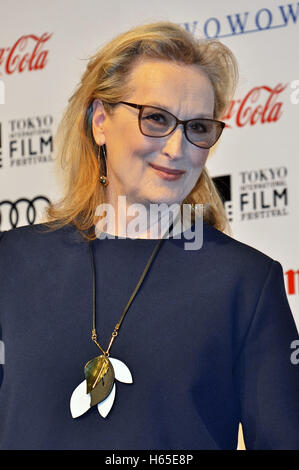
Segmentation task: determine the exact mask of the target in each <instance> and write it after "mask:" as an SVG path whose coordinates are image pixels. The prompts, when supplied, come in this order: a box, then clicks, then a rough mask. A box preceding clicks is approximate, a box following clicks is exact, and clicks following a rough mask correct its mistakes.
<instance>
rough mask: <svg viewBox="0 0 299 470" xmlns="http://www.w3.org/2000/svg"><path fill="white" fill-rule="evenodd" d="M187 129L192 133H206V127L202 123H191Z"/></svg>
mask: <svg viewBox="0 0 299 470" xmlns="http://www.w3.org/2000/svg"><path fill="white" fill-rule="evenodd" d="M188 128H189V129H190V130H191V131H192V132H196V133H198V134H199V133H200V134H202V133H204V132H208V129H207V126H206V125H205V124H204V123H203V121H191V122H190V123H189V125H188Z"/></svg>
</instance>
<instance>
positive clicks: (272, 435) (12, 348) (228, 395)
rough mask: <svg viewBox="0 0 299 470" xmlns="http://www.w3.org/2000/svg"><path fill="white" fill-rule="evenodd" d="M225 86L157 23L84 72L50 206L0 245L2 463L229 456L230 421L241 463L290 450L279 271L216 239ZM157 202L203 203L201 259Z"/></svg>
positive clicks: (212, 59) (298, 395) (63, 132)
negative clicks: (251, 455)
mask: <svg viewBox="0 0 299 470" xmlns="http://www.w3.org/2000/svg"><path fill="white" fill-rule="evenodd" d="M236 70H237V69H236V65H235V60H234V58H233V56H232V54H231V52H230V51H229V50H228V49H227V48H226V47H225V46H223V45H222V44H221V43H218V42H216V41H196V40H195V39H194V38H193V37H192V36H191V35H190V34H189V33H187V32H186V31H184V30H183V29H181V28H180V27H178V26H176V25H174V24H171V23H155V24H151V25H146V26H141V27H138V28H135V29H134V30H132V31H129V32H127V33H124V34H123V35H120V36H118V37H117V38H116V39H114V40H113V41H111V42H110V43H109V44H107V45H106V46H105V47H104V48H103V49H102V50H100V51H99V52H98V53H97V54H95V56H94V57H93V58H92V59H91V60H90V62H89V64H88V66H87V69H86V72H85V73H84V75H83V78H82V81H81V84H80V85H79V86H78V89H77V90H76V92H75V93H74V94H73V96H72V97H71V99H70V102H69V105H68V108H67V110H66V113H65V115H64V117H63V120H62V123H61V125H60V129H59V134H58V137H59V140H58V151H59V154H60V156H61V157H62V161H63V166H64V168H65V170H66V174H67V178H68V179H67V186H66V192H65V197H64V198H63V200H62V201H61V202H60V203H59V204H57V205H55V206H52V207H51V208H50V211H49V224H48V228H45V226H42V225H41V226H35V227H24V228H20V229H16V230H13V231H10V232H7V233H4V234H3V236H2V239H1V243H0V250H1V269H0V285H1V300H0V315H1V325H2V333H3V341H4V343H5V348H6V361H5V365H4V378H3V383H2V386H1V389H0V394H1V395H0V397H1V400H0V448H2V449H236V447H237V435H238V425H239V422H241V423H242V426H243V431H244V439H245V445H246V448H247V449H295V448H299V445H298V444H299V439H298V435H299V433H298V431H299V400H298V399H299V392H298V385H299V369H298V367H296V366H295V365H294V364H292V363H291V361H290V353H291V349H290V344H291V342H292V341H293V340H294V339H296V337H297V331H296V327H295V323H294V320H293V317H292V313H291V311H290V308H289V306H288V302H287V298H286V294H285V290H284V284H283V276H282V268H281V266H280V264H279V263H278V262H276V261H274V260H272V259H271V258H269V257H268V256H266V255H264V254H262V253H260V252H259V251H257V250H255V249H254V248H251V247H249V246H246V245H244V244H242V243H240V242H237V241H235V240H233V239H232V238H231V237H229V236H228V235H225V234H224V232H225V231H226V230H227V223H226V218H225V213H224V210H223V208H222V204H221V200H220V198H219V196H218V195H217V192H216V190H215V187H214V185H213V183H212V181H211V179H210V177H209V176H208V173H207V171H206V169H205V163H206V160H207V157H208V153H209V148H211V147H212V146H213V145H214V144H215V143H216V141H217V140H218V138H219V137H220V134H221V132H222V129H223V124H221V122H220V121H219V120H220V118H221V116H222V115H223V113H224V110H225V108H226V106H227V105H228V103H229V100H230V98H231V96H232V94H233V91H234V86H235V83H236V77H237V72H236ZM122 198H124V199H122ZM120 200H121V203H122V204H123V205H122V206H121V205H120ZM161 203H165V204H166V206H164V210H162V213H161V214H159V215H158V216H156V217H154V218H152V217H151V207H152V205H153V204H161ZM103 204H106V205H105V206H103ZM134 204H138V205H139V206H138V207H142V208H143V209H144V210H145V212H143V214H145V215H143V217H142V218H141V222H142V223H141V225H143V227H142V229H140V230H139V235H138V236H137V237H136V236H131V237H130V235H132V232H134V233H135V232H136V230H135V229H136V226H134V223H133V225H132V224H131V222H132V219H133V218H134V217H133V216H134V211H132V206H133V209H134V208H136V206H134ZM172 204H178V205H179V207H181V208H183V205H184V204H203V205H204V224H203V243H202V247H201V249H197V250H194V249H189V250H187V249H185V245H184V244H185V241H186V233H187V232H188V230H189V228H190V224H189V227H188V229H187V230H184V228H185V226H183V228H182V229H181V230H180V229H178V230H177V231H176V232H175V230H173V232H172V228H173V227H172V226H170V227H169V225H170V223H169V219H168V218H167V217H166V216H165V215H167V210H166V209H167V207H169V206H170V205H172ZM103 207H104V209H106V214H105V213H104V211H103ZM165 207H166V208H165ZM107 208H112V209H113V211H114V212H113V211H112V212H109V210H108V209H107ZM177 214H178V213H177ZM177 214H176V215H177ZM178 215H180V214H178ZM114 216H115V217H114ZM165 220H168V221H167V223H166V222H165ZM176 220H177V219H176ZM197 220H198V217H196V216H195V215H194V213H193V218H192V220H191V223H192V224H193V226H196V223H197ZM161 221H163V223H162V222H161ZM173 222H174V220H173ZM130 224H131V225H130ZM173 225H174V224H173ZM49 226H50V229H49ZM129 227H130V228H129ZM132 227H133V228H134V229H132ZM157 227H158V229H157ZM191 228H192V227H191ZM53 229H55V230H53ZM152 229H154V230H152ZM156 229H157V230H156ZM191 231H192V230H191ZM153 233H156V234H157V233H158V236H152V234H153ZM169 233H170V235H169ZM175 233H176V236H175ZM180 235H181V236H180ZM12 294H13V295H12Z"/></svg>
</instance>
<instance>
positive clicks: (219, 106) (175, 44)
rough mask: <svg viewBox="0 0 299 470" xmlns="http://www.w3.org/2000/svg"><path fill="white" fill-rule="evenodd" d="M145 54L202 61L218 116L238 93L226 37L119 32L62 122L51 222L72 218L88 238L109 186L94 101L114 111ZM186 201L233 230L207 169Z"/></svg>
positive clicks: (171, 27) (153, 28) (91, 66)
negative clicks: (60, 172)
mask: <svg viewBox="0 0 299 470" xmlns="http://www.w3.org/2000/svg"><path fill="white" fill-rule="evenodd" d="M144 58H145V59H146V58H151V59H162V60H166V61H174V62H177V63H180V64H185V65H198V66H199V67H200V69H201V70H202V71H204V72H205V73H206V75H207V76H208V78H209V79H210V82H211V84H212V87H213V90H214V99H215V109H214V117H215V119H219V118H221V116H222V115H223V114H224V112H225V110H226V108H227V106H228V104H229V102H230V100H231V99H232V97H233V93H234V90H235V86H236V83H237V76H238V72H237V65H236V60H235V58H234V56H233V54H232V52H231V51H230V50H229V49H228V48H227V47H226V46H225V45H224V44H222V43H221V42H219V41H217V40H205V39H195V38H194V37H193V36H192V35H191V33H189V32H188V31H186V30H185V29H183V28H182V27H180V26H177V25H176V24H173V23H170V22H157V23H153V24H147V25H142V26H139V27H137V28H134V29H132V30H130V31H128V32H125V33H123V34H120V35H119V36H117V37H116V38H115V39H113V40H112V41H110V42H109V43H108V44H106V45H105V46H104V47H103V48H102V49H100V50H99V51H98V52H97V53H96V54H94V55H93V56H92V57H91V58H90V60H89V62H88V65H87V67H86V70H85V72H84V74H83V76H82V79H81V82H80V83H79V85H78V86H77V89H76V90H75V92H74V93H73V95H72V96H71V97H70V99H69V104H68V106H67V108H66V110H65V112H64V115H63V118H62V120H61V122H60V125H59V127H58V131H57V134H56V140H55V147H56V152H57V154H58V156H59V158H60V159H61V166H62V168H63V169H64V170H65V172H66V181H65V194H64V197H63V198H62V200H60V201H59V202H58V203H56V204H52V205H51V206H50V207H49V209H48V213H47V216H48V225H49V226H50V227H52V228H60V227H62V226H64V225H67V224H69V223H72V224H73V225H74V226H75V227H76V228H77V229H78V230H79V231H81V233H82V234H83V236H84V237H85V238H88V239H93V238H95V233H94V224H95V219H96V217H95V212H96V207H97V206H98V205H99V204H100V203H101V202H103V201H104V192H103V191H105V188H103V186H102V185H101V183H100V182H99V161H98V153H99V146H98V145H97V144H96V142H95V141H94V139H93V135H92V112H93V109H92V103H93V101H94V100H95V99H100V100H101V101H102V102H103V104H104V107H105V109H106V110H107V112H108V111H109V112H112V108H113V103H117V102H118V101H121V100H122V99H123V97H124V96H125V94H126V92H127V91H128V78H129V76H130V72H131V70H132V68H133V66H134V65H135V64H136V62H137V61H138V60H142V59H144ZM110 103H111V105H112V106H110ZM108 158H109V155H108ZM183 204H204V220H205V221H206V222H208V223H209V224H211V225H213V226H214V227H216V228H217V229H218V230H221V231H225V230H227V229H228V227H229V226H228V221H227V217H226V214H225V210H224V207H223V203H222V201H221V198H220V196H219V194H218V192H217V189H216V187H215V185H214V183H213V181H212V179H211V178H210V176H209V175H208V171H207V169H206V168H204V169H203V171H202V173H201V175H200V177H199V179H198V181H197V183H196V184H195V186H194V188H193V189H192V191H191V193H190V194H189V195H188V196H187V198H186V199H185V200H184V201H183Z"/></svg>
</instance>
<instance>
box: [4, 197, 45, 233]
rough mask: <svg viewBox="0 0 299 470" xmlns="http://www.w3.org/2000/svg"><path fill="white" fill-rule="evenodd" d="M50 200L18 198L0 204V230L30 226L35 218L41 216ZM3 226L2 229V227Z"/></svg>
mask: <svg viewBox="0 0 299 470" xmlns="http://www.w3.org/2000/svg"><path fill="white" fill-rule="evenodd" d="M49 204H50V200H49V199H48V198H47V197H46V196H36V197H35V198H34V199H31V200H30V199H27V198H24V197H22V198H20V199H18V200H17V201H15V202H12V201H9V200H7V199H6V200H4V201H1V202H0V229H1V228H2V229H5V230H6V229H9V226H10V227H11V228H16V227H17V226H18V225H32V224H34V223H35V222H36V220H37V216H40V215H41V214H42V211H43V210H44V209H45V207H46V206H48V205H49ZM2 225H3V227H2Z"/></svg>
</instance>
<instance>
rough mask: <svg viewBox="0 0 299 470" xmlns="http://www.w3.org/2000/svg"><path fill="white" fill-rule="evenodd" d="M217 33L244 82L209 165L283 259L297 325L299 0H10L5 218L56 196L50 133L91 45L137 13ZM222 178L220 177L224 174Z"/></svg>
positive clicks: (245, 221) (239, 217) (3, 46)
mask: <svg viewBox="0 0 299 470" xmlns="http://www.w3.org/2000/svg"><path fill="white" fill-rule="evenodd" d="M157 20H171V21H173V22H176V23H179V24H181V25H183V26H184V27H186V28H188V29H189V30H190V31H191V32H192V33H193V34H194V35H195V36H198V37H199V36H204V37H218V38H219V39H220V40H222V41H223V42H224V43H225V44H227V45H228V46H229V47H230V48H231V49H232V50H233V52H234V53H235V55H236V57H237V59H238V62H239V66H240V83H239V87H238V90H237V92H236V95H235V99H234V101H233V102H232V105H231V109H230V110H229V112H228V113H227V115H226V116H224V117H223V119H224V120H225V121H226V123H227V125H228V126H229V127H228V128H227V129H225V131H224V133H223V137H222V139H221V141H220V143H219V145H217V147H216V148H215V150H214V151H213V152H212V153H211V156H210V157H209V160H208V169H209V170H210V173H211V175H212V176H213V177H215V181H218V183H219V184H222V187H225V188H226V192H225V199H226V202H225V205H226V209H227V212H228V214H229V216H230V219H231V226H232V231H233V236H234V237H235V238H237V239H239V240H241V241H244V242H245V243H248V244H250V245H252V246H254V247H256V248H258V249H259V250H261V251H263V252H265V253H266V254H268V255H270V256H272V257H273V258H274V259H277V260H278V261H280V262H281V263H282V265H283V268H284V272H285V283H286V289H287V293H288V298H289V302H290V305H291V308H292V311H293V314H294V318H295V321H296V323H297V326H299V264H298V248H297V245H298V228H299V222H298V210H297V206H296V203H298V201H299V197H298V196H299V186H298V185H297V179H298V175H299V171H298V170H299V161H298V144H297V136H298V123H299V119H298V112H299V103H297V102H298V101H299V93H298V91H299V87H298V85H299V82H297V89H295V88H294V89H293V88H292V84H293V86H296V82H295V81H296V80H297V81H298V79H299V67H298V63H299V61H298V59H299V57H298V56H299V53H298V39H299V36H298V23H299V2H292V1H291V0H287V1H286V0H280V1H275V0H262V1H260V0H259V1H258V0H243V1H239V0H227V1H219V0H210V1H209V2H205V1H197V0H186V1H185V2H182V1H181V0H164V2H161V1H160V0H151V1H150V2H149V1H147V0H146V1H145V0H127V1H126V2H120V1H119V0H109V2H106V1H103V0H84V1H83V0H53V1H52V2H48V1H46V0H26V1H20V0H10V2H8V1H7V2H2V6H1V19H0V22H1V33H0V80H1V81H0V103H1V104H0V126H1V127H0V230H7V229H9V228H11V227H12V226H18V225H24V224H28V223H36V222H38V220H39V218H38V216H39V215H40V214H41V213H42V210H43V208H44V207H45V205H46V204H47V200H55V199H57V198H58V197H59V196H60V189H59V185H58V181H57V179H56V176H55V170H54V161H53V142H52V137H53V135H54V133H55V130H56V127H57V124H58V122H59V120H60V118H61V115H62V111H63V109H64V108H65V106H66V104H67V100H68V98H69V96H70V95H71V93H72V91H73V90H74V88H75V86H76V84H77V83H78V81H79V80H80V76H81V73H82V72H83V70H84V69H85V66H86V63H87V60H88V57H89V56H90V55H92V54H93V53H94V52H95V51H96V50H97V49H98V48H99V47H101V46H102V45H103V44H104V43H105V42H106V41H107V40H109V39H111V38H112V37H114V36H115V35H116V34H118V33H120V32H122V31H125V30H127V29H128V28H130V27H132V26H135V25H137V24H139V23H141V22H142V23H145V22H151V21H157ZM223 185H224V186H223Z"/></svg>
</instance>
